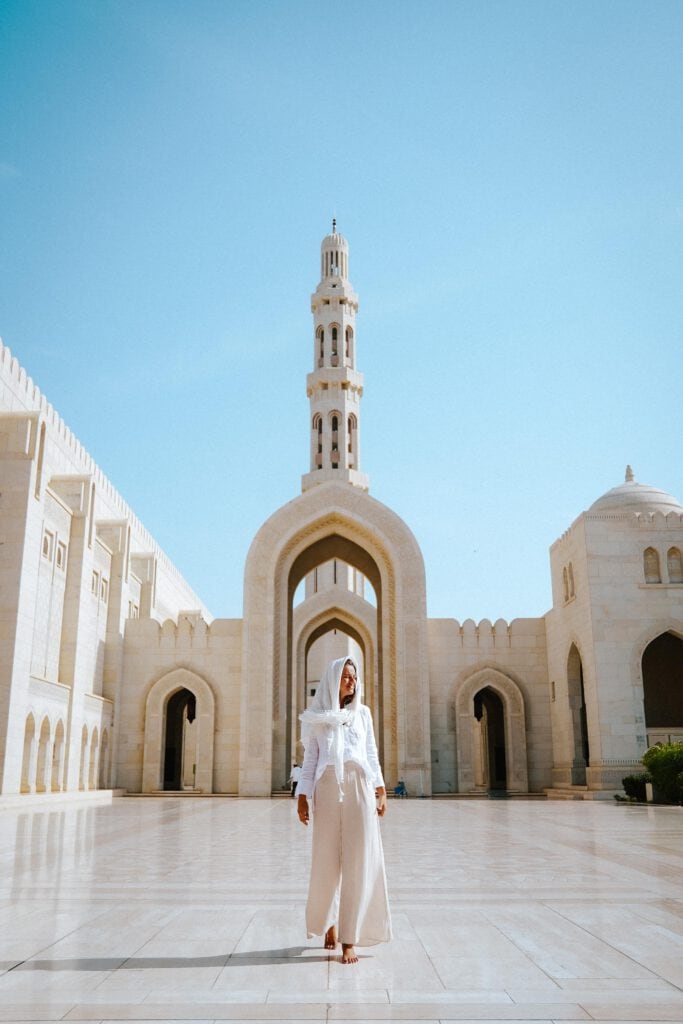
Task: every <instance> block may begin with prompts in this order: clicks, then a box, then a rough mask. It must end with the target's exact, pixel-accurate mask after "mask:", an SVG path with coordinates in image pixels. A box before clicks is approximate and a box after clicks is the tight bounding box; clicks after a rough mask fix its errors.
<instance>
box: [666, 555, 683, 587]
mask: <svg viewBox="0 0 683 1024" xmlns="http://www.w3.org/2000/svg"><path fill="white" fill-rule="evenodd" d="M666 568H667V572H668V574H669V583H683V556H682V555H681V549H680V548H676V547H673V548H669V550H668V551H667V553H666Z"/></svg>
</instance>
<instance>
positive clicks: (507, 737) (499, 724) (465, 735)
mask: <svg viewBox="0 0 683 1024" xmlns="http://www.w3.org/2000/svg"><path fill="white" fill-rule="evenodd" d="M484 711H486V712H487V717H488V716H490V718H491V725H489V721H488V720H487V718H485V716H484V713H483V712H484ZM501 711H502V715H501ZM501 719H502V721H501ZM455 723H456V738H457V748H458V749H457V761H458V791H459V792H460V793H476V792H478V791H479V792H485V791H486V790H487V789H493V788H495V787H494V785H492V781H493V778H494V775H495V776H497V778H498V781H500V779H501V778H502V776H503V773H504V779H505V788H506V790H507V792H509V793H526V792H527V791H528V788H529V779H528V768H527V747H526V715H525V709H524V695H523V694H522V690H521V688H520V686H519V685H518V683H516V682H515V680H514V679H512V678H511V677H510V676H508V675H506V674H505V673H504V672H501V671H500V669H497V668H495V667H494V666H485V667H481V668H478V669H475V670H474V671H472V670H469V671H468V672H467V673H465V674H464V675H463V676H462V677H461V678H460V680H459V681H458V682H457V684H456V691H455ZM482 723H483V725H482ZM501 751H502V756H503V758H504V767H503V765H501V764H500V757H501ZM491 758H493V759H494V762H495V759H496V758H497V759H498V762H499V763H498V766H497V767H496V766H495V763H494V765H491ZM487 761H488V776H487V775H486V774H485V771H484V769H485V766H486V762H487Z"/></svg>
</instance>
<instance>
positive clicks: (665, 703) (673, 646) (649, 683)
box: [642, 631, 683, 745]
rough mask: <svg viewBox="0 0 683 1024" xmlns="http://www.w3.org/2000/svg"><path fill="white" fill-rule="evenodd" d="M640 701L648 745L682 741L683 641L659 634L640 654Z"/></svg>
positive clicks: (671, 634) (666, 633)
mask: <svg viewBox="0 0 683 1024" xmlns="http://www.w3.org/2000/svg"><path fill="white" fill-rule="evenodd" d="M642 671H643V700H644V704H645V727H646V730H647V736H648V744H649V745H653V744H654V743H658V742H661V743H670V742H673V741H676V742H681V740H682V739H683V639H681V637H680V636H677V635H676V634H675V633H673V632H671V631H667V632H665V633H660V635H659V636H657V637H655V638H654V640H651V641H650V643H649V644H648V645H647V647H646V648H645V650H644V651H643V657H642Z"/></svg>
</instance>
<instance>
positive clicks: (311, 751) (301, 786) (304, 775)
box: [296, 736, 320, 800]
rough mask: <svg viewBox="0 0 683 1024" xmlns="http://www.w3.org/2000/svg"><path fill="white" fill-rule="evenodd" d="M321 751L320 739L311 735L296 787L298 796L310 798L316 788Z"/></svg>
mask: <svg viewBox="0 0 683 1024" xmlns="http://www.w3.org/2000/svg"><path fill="white" fill-rule="evenodd" d="M319 754H320V751H319V747H318V740H317V738H316V737H315V736H311V737H310V738H309V740H308V743H307V744H306V749H305V751H304V763H303V765H302V767H301V776H300V778H299V783H298V785H297V787H296V792H297V796H307V797H308V799H309V800H310V799H311V797H312V796H313V790H314V789H315V770H316V768H317V767H318V757H319Z"/></svg>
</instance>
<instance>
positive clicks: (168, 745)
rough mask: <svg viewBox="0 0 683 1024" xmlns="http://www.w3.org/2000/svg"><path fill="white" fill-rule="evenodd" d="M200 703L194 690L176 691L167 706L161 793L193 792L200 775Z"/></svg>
mask: <svg viewBox="0 0 683 1024" xmlns="http://www.w3.org/2000/svg"><path fill="white" fill-rule="evenodd" d="M196 718H197V700H196V698H195V695H194V694H193V693H192V691H191V690H187V689H185V687H183V689H182V690H177V691H176V692H175V693H174V694H173V695H172V696H171V697H169V698H168V700H167V702H166V728H165V735H164V777H163V785H162V789H165V790H180V789H194V778H195V774H196V771H197V726H196Z"/></svg>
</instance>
